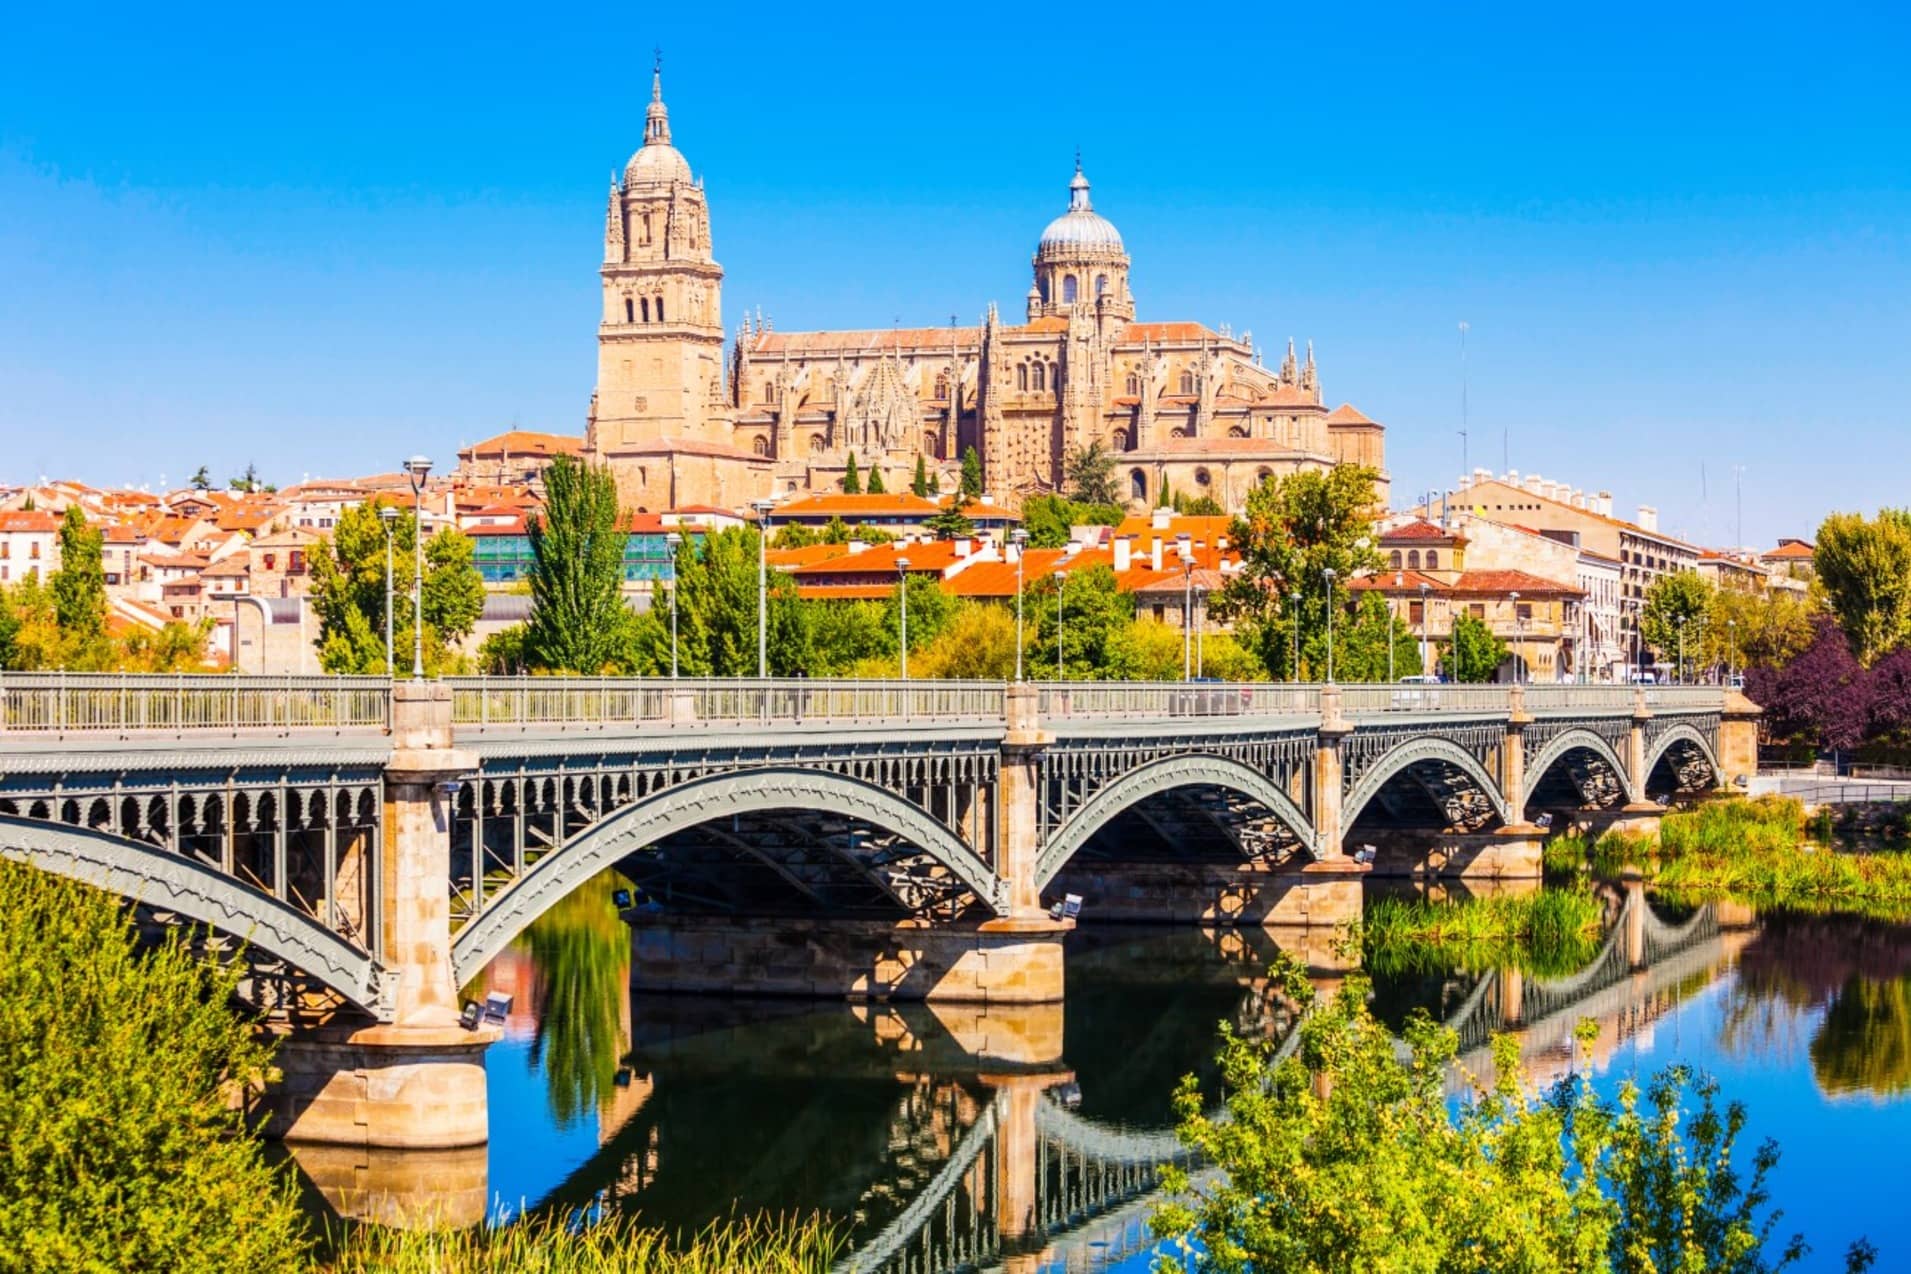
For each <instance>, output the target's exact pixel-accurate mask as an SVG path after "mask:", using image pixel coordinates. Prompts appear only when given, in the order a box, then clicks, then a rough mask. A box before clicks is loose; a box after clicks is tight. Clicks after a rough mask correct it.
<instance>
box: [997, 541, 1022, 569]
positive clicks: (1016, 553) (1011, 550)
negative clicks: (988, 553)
mask: <svg viewBox="0 0 1911 1274" xmlns="http://www.w3.org/2000/svg"><path fill="white" fill-rule="evenodd" d="M1006 550H1007V551H1006V552H1004V553H1003V555H1002V560H1003V561H1004V562H1007V563H1008V564H1009V565H1010V566H1013V565H1015V564H1016V563H1017V562H1019V561H1021V560H1022V546H1021V545H1020V544H1017V543H1016V542H1015V541H1014V540H1010V541H1009V542H1008V544H1007V546H1006Z"/></svg>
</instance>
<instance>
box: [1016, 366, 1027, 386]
mask: <svg viewBox="0 0 1911 1274" xmlns="http://www.w3.org/2000/svg"><path fill="white" fill-rule="evenodd" d="M1015 387H1016V388H1017V389H1020V390H1026V389H1028V364H1027V363H1022V364H1021V365H1019V366H1018V367H1016V369H1015Z"/></svg>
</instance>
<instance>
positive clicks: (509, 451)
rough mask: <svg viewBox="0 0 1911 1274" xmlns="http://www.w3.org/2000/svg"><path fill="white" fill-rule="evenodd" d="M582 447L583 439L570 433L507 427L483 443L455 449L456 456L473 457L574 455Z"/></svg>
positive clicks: (579, 451) (580, 450) (461, 457)
mask: <svg viewBox="0 0 1911 1274" xmlns="http://www.w3.org/2000/svg"><path fill="white" fill-rule="evenodd" d="M583 450H584V440H583V439H582V438H579V437H576V436H574V435H571V434H545V433H534V432H532V431H531V430H528V429H510V430H506V431H505V432H504V433H501V434H498V435H496V436H495V437H491V438H486V439H485V440H484V441H483V442H474V443H472V444H471V445H470V446H469V447H465V448H463V449H461V450H460V451H459V452H458V458H459V459H461V460H462V459H465V458H467V457H477V456H506V455H512V456H575V455H578V454H579V453H581V452H582V451H583Z"/></svg>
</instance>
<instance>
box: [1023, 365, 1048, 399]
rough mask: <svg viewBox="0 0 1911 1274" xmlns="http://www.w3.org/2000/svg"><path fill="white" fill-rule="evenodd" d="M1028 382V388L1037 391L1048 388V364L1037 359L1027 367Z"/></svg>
mask: <svg viewBox="0 0 1911 1274" xmlns="http://www.w3.org/2000/svg"><path fill="white" fill-rule="evenodd" d="M1028 382H1029V388H1030V389H1033V390H1036V391H1038V392H1039V391H1042V390H1046V389H1047V388H1048V364H1047V363H1044V362H1040V361H1038V362H1036V364H1035V365H1034V366H1033V367H1031V368H1029V374H1028Z"/></svg>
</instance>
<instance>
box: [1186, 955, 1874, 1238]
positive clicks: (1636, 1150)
mask: <svg viewBox="0 0 1911 1274" xmlns="http://www.w3.org/2000/svg"><path fill="white" fill-rule="evenodd" d="M1275 974H1276V976H1277V978H1279V979H1280V981H1281V982H1282V983H1283V984H1284V985H1285V987H1286V990H1287V994H1288V996H1289V998H1290V999H1291V1000H1293V1001H1295V1002H1296V1003H1297V1004H1299V1005H1300V1006H1301V1008H1302V1010H1303V1012H1304V1013H1305V1016H1304V1017H1303V1019H1302V1024H1301V1026H1300V1027H1299V1028H1298V1029H1299V1030H1300V1031H1301V1041H1300V1047H1299V1049H1298V1050H1297V1052H1296V1053H1295V1054H1294V1055H1292V1056H1289V1057H1286V1058H1282V1059H1279V1060H1277V1058H1276V1053H1275V1046H1274V1044H1273V1043H1272V1042H1271V1041H1263V1040H1250V1039H1245V1038H1242V1037H1241V1036H1239V1035H1237V1034H1235V1032H1234V1031H1233V1029H1232V1028H1231V1026H1229V1025H1227V1024H1223V1026H1222V1028H1221V1046H1220V1070H1221V1095H1222V1098H1223V1100H1224V1102H1225V1114H1224V1115H1219V1116H1214V1117H1210V1116H1209V1115H1207V1114H1206V1113H1204V1110H1205V1105H1206V1102H1207V1100H1208V1098H1207V1097H1206V1096H1204V1094H1203V1093H1202V1092H1201V1090H1200V1086H1199V1084H1198V1082H1197V1081H1196V1080H1195V1078H1194V1077H1193V1076H1189V1077H1188V1078H1186V1079H1184V1080H1183V1081H1182V1083H1181V1086H1180V1088H1179V1089H1178V1090H1177V1092H1176V1094H1175V1109H1176V1112H1177V1114H1178V1115H1179V1117H1180V1135H1181V1139H1182V1141H1183V1142H1184V1143H1185V1144H1186V1145H1188V1146H1189V1147H1190V1148H1191V1149H1193V1150H1195V1151H1196V1152H1197V1153H1198V1154H1199V1155H1200V1156H1201V1158H1202V1159H1203V1160H1204V1161H1206V1162H1208V1163H1211V1164H1212V1165H1214V1168H1215V1169H1216V1176H1215V1178H1214V1179H1213V1180H1210V1181H1204V1182H1203V1183H1202V1185H1201V1186H1200V1188H1199V1189H1198V1191H1195V1192H1193V1193H1190V1186H1191V1182H1190V1179H1189V1174H1188V1173H1187V1172H1186V1171H1185V1170H1182V1169H1172V1170H1169V1171H1168V1172H1166V1173H1165V1174H1164V1180H1165V1183H1166V1185H1167V1187H1168V1189H1169V1190H1170V1191H1171V1192H1172V1193H1174V1194H1177V1195H1180V1196H1181V1198H1179V1199H1176V1200H1174V1201H1172V1202H1170V1203H1168V1204H1166V1205H1164V1206H1163V1207H1161V1208H1160V1209H1158V1210H1157V1212H1156V1213H1155V1216H1154V1217H1153V1220H1152V1225H1153V1227H1154V1230H1155V1232H1156V1234H1157V1235H1160V1236H1162V1237H1163V1238H1167V1239H1170V1240H1179V1241H1180V1244H1179V1246H1180V1252H1179V1262H1180V1264H1179V1265H1178V1266H1176V1265H1174V1264H1172V1263H1171V1264H1170V1265H1169V1266H1168V1268H1183V1269H1186V1270H1190V1271H1203V1272H1210V1271H1211V1272H1215V1274H1220V1272H1226V1274H1244V1272H1245V1271H1249V1270H1304V1271H1322V1272H1324V1271H1356V1270H1361V1271H1364V1270H1389V1271H1427V1272H1428V1274H1448V1272H1449V1271H1450V1272H1452V1274H1461V1272H1464V1274H1524V1272H1526V1271H1532V1270H1559V1271H1568V1272H1575V1271H1582V1272H1586V1274H1591V1272H1593V1271H1600V1272H1603V1271H1608V1270H1611V1271H1619V1272H1621V1274H1646V1272H1647V1271H1654V1270H1679V1271H1693V1272H1695V1274H1696V1272H1697V1271H1700V1270H1705V1271H1714V1270H1718V1271H1732V1272H1733V1274H1765V1272H1767V1271H1776V1270H1781V1269H1785V1268H1787V1267H1790V1266H1792V1265H1794V1264H1796V1263H1797V1262H1798V1261H1799V1260H1800V1259H1802V1257H1803V1256H1804V1254H1805V1252H1806V1250H1807V1249H1806V1247H1805V1244H1804V1241H1803V1239H1802V1238H1799V1237H1793V1238H1792V1239H1790V1240H1789V1241H1786V1242H1784V1243H1783V1244H1782V1246H1781V1247H1780V1249H1779V1250H1778V1251H1776V1252H1769V1253H1768V1252H1767V1250H1766V1249H1767V1246H1768V1244H1770V1242H1771V1237H1770V1236H1771V1231H1772V1228H1773V1226H1774V1225H1775V1224H1776V1222H1777V1221H1778V1216H1777V1215H1776V1214H1775V1213H1773V1214H1767V1212H1766V1209H1767V1206H1768V1202H1769V1194H1768V1192H1767V1191H1768V1186H1767V1181H1768V1177H1769V1174H1770V1172H1771V1170H1772V1168H1773V1167H1774V1166H1775V1165H1776V1163H1777V1161H1778V1151H1777V1148H1776V1147H1775V1146H1773V1145H1772V1144H1771V1143H1769V1142H1767V1143H1765V1144H1764V1145H1762V1146H1760V1147H1759V1148H1758V1150H1757V1152H1756V1153H1755V1154H1754V1155H1753V1156H1752V1157H1751V1164H1750V1171H1749V1172H1747V1171H1745V1170H1744V1169H1743V1167H1742V1166H1741V1165H1740V1164H1739V1163H1738V1162H1737V1160H1738V1159H1739V1154H1738V1139H1739V1136H1740V1134H1741V1133H1742V1131H1743V1129H1744V1126H1745V1122H1746V1115H1745V1111H1744V1109H1743V1108H1742V1107H1741V1106H1739V1105H1737V1104H1731V1105H1728V1106H1725V1107H1724V1108H1723V1109H1721V1108H1720V1104H1719V1101H1718V1089H1717V1085H1716V1084H1715V1083H1714V1082H1712V1081H1711V1080H1709V1079H1705V1078H1702V1077H1700V1078H1695V1077H1694V1076H1693V1074H1692V1073H1691V1072H1690V1071H1688V1070H1687V1069H1685V1068H1683V1067H1672V1068H1669V1069H1668V1070H1666V1071H1664V1072H1662V1073H1660V1074H1659V1075H1658V1076H1656V1077H1654V1078H1653V1079H1652V1080H1651V1081H1650V1082H1649V1083H1648V1084H1647V1086H1646V1087H1645V1088H1644V1089H1643V1090H1641V1088H1640V1087H1639V1086H1638V1085H1637V1084H1636V1083H1633V1082H1631V1081H1628V1082H1626V1083H1623V1084H1622V1085H1621V1086H1620V1088H1619V1092H1618V1095H1617V1097H1616V1098H1615V1099H1613V1100H1611V1101H1607V1100H1604V1099H1601V1098H1600V1097H1599V1096H1598V1095H1597V1093H1596V1092H1595V1091H1594V1089H1593V1088H1592V1086H1591V1083H1590V1082H1589V1081H1588V1080H1587V1079H1586V1078H1585V1077H1584V1076H1582V1075H1579V1074H1577V1073H1575V1074H1571V1075H1568V1076H1567V1077H1566V1078H1565V1079H1563V1080H1561V1081H1560V1082H1559V1083H1558V1084H1557V1085H1555V1086H1554V1087H1553V1088H1552V1089H1551V1091H1550V1092H1548V1093H1546V1094H1543V1095H1542V1094H1536V1093H1535V1092H1533V1091H1532V1090H1531V1089H1530V1088H1529V1087H1528V1085H1527V1083H1526V1080H1525V1078H1524V1076H1523V1074H1522V1072H1521V1068H1520V1064H1519V1047H1518V1042H1517V1041H1516V1040H1515V1039H1514V1038H1513V1037H1511V1036H1504V1035H1502V1036H1497V1037H1495V1039H1494V1041H1493V1053H1494V1063H1495V1065H1494V1071H1495V1075H1496V1078H1495V1079H1494V1081H1493V1083H1492V1085H1491V1086H1490V1087H1479V1088H1476V1089H1475V1090H1474V1091H1473V1092H1472V1094H1471V1095H1470V1098H1469V1099H1467V1100H1465V1101H1463V1102H1461V1103H1458V1104H1457V1105H1455V1104H1451V1103H1449V1101H1448V1099H1447V1095H1446V1092H1445V1085H1446V1077H1447V1075H1448V1073H1449V1064H1450V1063H1451V1061H1452V1060H1453V1057H1454V1055H1455V1053H1456V1051H1457V1039H1456V1037H1455V1035H1454V1034H1453V1032H1452V1031H1450V1030H1447V1029H1445V1028H1443V1027H1439V1026H1436V1025H1435V1024H1433V1023H1432V1022H1431V1021H1430V1020H1429V1019H1428V1018H1427V1017H1426V1015H1425V1013H1424V1012H1417V1013H1416V1014H1415V1015H1414V1016H1413V1017H1412V1018H1410V1019H1409V1021H1408V1024H1407V1027H1406V1031H1405V1041H1406V1044H1407V1046H1408V1050H1409V1058H1408V1059H1407V1060H1405V1061H1403V1060H1401V1059H1400V1058H1398V1057H1397V1056H1396V1052H1395V1048H1396V1045H1395V1041H1394V1039H1393V1037H1392V1036H1391V1035H1390V1034H1389V1033H1388V1032H1387V1031H1386V1029H1385V1028H1383V1027H1382V1026H1381V1025H1380V1024H1379V1023H1378V1022H1377V1021H1375V1020H1374V1018H1373V1015H1372V1013H1371V1011H1370V1010H1369V1008H1368V1006H1367V999H1368V993H1369V989H1370V988H1369V985H1368V982H1367V979H1366V977H1365V976H1364V975H1360V974H1356V975H1353V976H1350V977H1349V978H1347V980H1346V981H1345V983H1344V984H1343V986H1342V989H1341V990H1340V991H1339V992H1338V993H1337V994H1336V995H1334V996H1333V997H1332V998H1331V999H1330V1000H1328V1001H1327V1002H1326V1003H1325V1004H1324V1005H1322V1006H1320V1007H1319V1008H1317V1009H1314V1008H1313V1006H1312V1002H1313V992H1312V989H1311V988H1310V987H1309V986H1308V984H1307V981H1306V979H1305V977H1304V976H1303V975H1302V974H1301V972H1300V970H1299V968H1298V966H1297V965H1296V964H1295V963H1294V962H1293V961H1292V959H1291V957H1290V958H1286V959H1284V960H1283V961H1282V962H1281V964H1279V965H1277V967H1276V969H1275ZM1310 1009H1311V1010H1312V1011H1308V1010H1310ZM1591 1039H1592V1029H1591V1028H1582V1030H1581V1031H1580V1032H1579V1047H1580V1049H1581V1050H1582V1051H1587V1052H1589V1051H1590V1050H1589V1045H1590V1042H1591ZM1689 1099H1696V1103H1695V1107H1694V1106H1693V1105H1689V1104H1688V1102H1689ZM1874 1255H1875V1254H1874V1253H1873V1252H1872V1250H1871V1249H1870V1245H1869V1244H1867V1243H1864V1242H1863V1241H1862V1240H1860V1241H1859V1243H1857V1244H1855V1245H1854V1246H1853V1248H1852V1250H1851V1252H1850V1253H1849V1254H1848V1256H1847V1260H1846V1268H1847V1270H1848V1271H1849V1270H1862V1269H1865V1268H1867V1267H1868V1266H1869V1265H1870V1264H1871V1261H1872V1260H1873V1259H1874Z"/></svg>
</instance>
